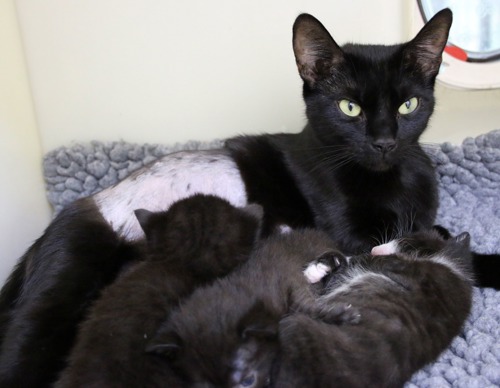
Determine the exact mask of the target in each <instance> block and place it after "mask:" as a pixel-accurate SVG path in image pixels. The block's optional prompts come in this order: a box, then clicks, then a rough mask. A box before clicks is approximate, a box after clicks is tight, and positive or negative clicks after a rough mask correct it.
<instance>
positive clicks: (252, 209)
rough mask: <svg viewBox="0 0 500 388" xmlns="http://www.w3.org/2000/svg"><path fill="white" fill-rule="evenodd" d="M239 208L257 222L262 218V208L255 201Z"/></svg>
mask: <svg viewBox="0 0 500 388" xmlns="http://www.w3.org/2000/svg"><path fill="white" fill-rule="evenodd" d="M241 209H242V210H243V211H244V212H245V213H247V214H250V215H251V216H252V217H254V218H255V219H256V220H257V221H259V222H260V221H262V219H263V218H264V208H263V207H262V206H261V205H259V204H257V203H251V204H249V205H247V206H245V207H243V208H241Z"/></svg>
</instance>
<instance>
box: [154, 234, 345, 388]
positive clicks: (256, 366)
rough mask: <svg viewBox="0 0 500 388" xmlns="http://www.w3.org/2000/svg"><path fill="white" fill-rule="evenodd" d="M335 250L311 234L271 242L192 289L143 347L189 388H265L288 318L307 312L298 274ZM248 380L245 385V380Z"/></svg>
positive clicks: (307, 294) (310, 293) (307, 296)
mask: <svg viewBox="0 0 500 388" xmlns="http://www.w3.org/2000/svg"><path fill="white" fill-rule="evenodd" d="M326 252H336V250H335V245H334V243H333V242H332V241H331V240H330V239H329V238H328V237H327V236H326V235H325V234H324V233H323V232H320V231H315V230H301V231H293V232H291V233H290V234H285V235H273V236H271V237H269V238H267V239H266V240H264V241H262V242H261V243H259V244H258V245H257V247H256V248H255V250H254V252H253V253H252V255H251V257H250V259H249V260H248V261H247V262H246V263H245V264H243V265H242V266H241V267H240V268H238V269H237V270H235V271H234V272H232V273H231V274H229V275H228V276H226V277H225V278H222V279H217V280H216V281H215V282H214V283H213V284H212V285H210V286H207V287H203V288H199V289H197V290H196V291H195V292H194V293H193V294H192V295H191V296H190V297H189V298H188V299H187V300H186V301H185V302H184V303H182V304H181V306H180V308H179V309H178V310H176V311H174V312H172V314H171V316H170V317H169V318H167V320H166V321H165V323H164V324H163V325H162V327H161V328H160V330H159V332H158V334H157V335H156V336H155V338H154V339H153V340H152V341H151V343H150V344H149V346H148V351H149V352H151V353H155V354H159V355H163V356H164V357H165V358H166V362H167V361H168V362H169V363H170V364H171V365H172V368H174V370H176V371H177V372H178V373H179V374H180V375H182V376H184V378H185V379H186V381H187V382H188V383H189V384H190V386H193V387H200V388H201V387H206V388H210V387H245V385H242V382H243V381H246V382H248V381H251V382H252V383H251V384H249V385H248V387H251V388H257V387H265V386H267V383H268V379H269V377H270V375H271V367H272V365H273V361H274V359H275V358H276V354H277V352H278V346H277V334H278V332H277V327H278V322H279V319H280V318H281V317H282V316H283V315H285V314H286V313H287V312H288V311H309V309H311V308H312V307H313V305H314V303H315V300H316V297H317V293H316V289H315V288H314V287H312V286H311V284H310V283H309V282H308V280H307V279H306V277H305V276H304V275H303V273H302V271H303V269H304V268H305V266H306V265H307V264H309V263H311V262H313V261H315V260H316V259H317V258H319V257H321V256H322V255H323V254H324V253H326ZM248 379H250V380H248Z"/></svg>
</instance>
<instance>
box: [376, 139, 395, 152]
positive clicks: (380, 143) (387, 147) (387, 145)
mask: <svg viewBox="0 0 500 388" xmlns="http://www.w3.org/2000/svg"><path fill="white" fill-rule="evenodd" d="M372 147H373V148H374V149H376V150H377V151H379V152H382V153H383V154H385V153H387V152H390V151H392V150H394V149H395V148H396V141H395V140H394V139H387V138H386V139H378V140H375V141H374V142H373V143H372Z"/></svg>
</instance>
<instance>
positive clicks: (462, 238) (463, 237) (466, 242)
mask: <svg viewBox="0 0 500 388" xmlns="http://www.w3.org/2000/svg"><path fill="white" fill-rule="evenodd" d="M455 241H456V242H457V243H458V244H461V245H463V246H464V247H466V248H469V246H470V234H469V233H467V232H463V233H460V234H459V235H458V236H457V237H455Z"/></svg>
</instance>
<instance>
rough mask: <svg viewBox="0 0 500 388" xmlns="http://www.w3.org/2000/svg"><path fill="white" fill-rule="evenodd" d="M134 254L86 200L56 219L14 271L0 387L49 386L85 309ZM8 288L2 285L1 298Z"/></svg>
mask: <svg viewBox="0 0 500 388" xmlns="http://www.w3.org/2000/svg"><path fill="white" fill-rule="evenodd" d="M135 249H136V247H135V246H132V245H128V244H124V243H123V241H122V240H121V239H119V238H118V237H117V236H116V234H115V233H114V232H113V231H112V230H111V228H110V227H109V225H108V224H107V223H106V222H105V221H104V220H103V219H102V217H101V216H100V214H99V212H98V211H97V209H96V207H95V205H94V204H93V202H92V200H90V199H86V200H79V201H76V202H75V203H73V204H72V205H70V206H68V208H66V209H65V210H63V211H62V212H61V213H60V214H59V215H58V216H57V217H56V219H55V220H54V221H53V222H52V223H51V224H50V225H49V227H48V228H47V230H46V231H45V233H44V234H43V235H42V237H41V238H40V239H38V240H37V241H36V243H35V244H34V246H33V247H32V248H31V249H30V250H29V252H28V254H27V255H25V257H24V258H23V262H24V265H23V266H21V267H19V268H22V270H23V279H22V287H20V288H19V289H18V290H15V287H14V291H17V298H16V302H15V305H14V307H13V308H12V309H11V311H10V312H9V313H8V314H9V316H10V317H9V319H8V320H7V322H6V323H5V327H4V333H3V336H4V338H3V342H2V346H1V349H0V386H2V387H42V386H48V385H49V384H50V383H51V382H52V381H53V379H54V378H55V376H56V375H57V373H58V371H59V370H60V369H61V368H62V366H63V365H64V359H65V357H66V354H67V352H68V351H69V349H70V347H71V346H72V343H73V340H74V337H75V334H76V330H77V326H78V323H79V322H80V321H81V319H82V318H83V317H84V315H85V312H86V310H87V308H88V306H89V305H90V303H91V302H92V301H93V300H94V299H95V298H96V297H97V296H98V295H99V292H100V290H101V289H102V288H103V287H104V286H105V285H107V284H109V283H110V282H111V281H112V280H113V279H114V278H115V276H116V275H117V274H118V272H119V271H120V269H121V268H122V266H123V264H124V263H125V262H127V261H128V259H133V258H134V257H135ZM17 271H18V269H16V270H15V272H14V274H16V273H17ZM18 275H19V273H17V275H16V277H18ZM12 287H13V286H12V284H10V285H9V283H7V285H6V286H5V287H4V289H3V290H2V294H3V295H7V294H10V293H11V292H12V290H11V288H12Z"/></svg>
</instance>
